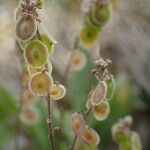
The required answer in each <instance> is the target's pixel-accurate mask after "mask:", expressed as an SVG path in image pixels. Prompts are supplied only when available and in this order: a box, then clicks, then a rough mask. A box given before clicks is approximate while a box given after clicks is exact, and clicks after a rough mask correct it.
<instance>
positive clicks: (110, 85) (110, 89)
mask: <svg viewBox="0 0 150 150" xmlns="http://www.w3.org/2000/svg"><path fill="white" fill-rule="evenodd" d="M106 84H107V95H106V99H107V100H111V99H112V97H113V95H114V91H115V80H114V78H111V79H110V80H106Z"/></svg>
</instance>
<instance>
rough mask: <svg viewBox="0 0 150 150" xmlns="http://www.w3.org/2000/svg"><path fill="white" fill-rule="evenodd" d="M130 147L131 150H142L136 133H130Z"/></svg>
mask: <svg viewBox="0 0 150 150" xmlns="http://www.w3.org/2000/svg"><path fill="white" fill-rule="evenodd" d="M131 146H132V150H142V142H141V138H140V136H139V134H138V133H137V132H134V131H133V132H132V133H131Z"/></svg>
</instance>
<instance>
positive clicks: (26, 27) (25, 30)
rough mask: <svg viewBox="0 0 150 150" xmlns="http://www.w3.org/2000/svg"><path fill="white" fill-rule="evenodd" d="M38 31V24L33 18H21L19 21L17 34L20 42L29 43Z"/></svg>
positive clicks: (16, 28)
mask: <svg viewBox="0 0 150 150" xmlns="http://www.w3.org/2000/svg"><path fill="white" fill-rule="evenodd" d="M36 31H37V23H36V20H35V19H34V18H33V17H32V16H30V15H28V16H26V17H24V16H21V17H19V18H18V19H17V22H16V26H15V33H16V37H17V39H18V40H21V41H29V40H31V39H32V38H33V36H34V35H35V33H36Z"/></svg>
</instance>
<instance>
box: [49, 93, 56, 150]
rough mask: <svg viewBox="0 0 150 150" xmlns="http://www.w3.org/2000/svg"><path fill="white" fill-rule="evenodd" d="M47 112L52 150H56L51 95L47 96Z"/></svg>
mask: <svg viewBox="0 0 150 150" xmlns="http://www.w3.org/2000/svg"><path fill="white" fill-rule="evenodd" d="M47 111H48V122H47V123H48V129H49V134H48V137H49V140H50V147H51V149H52V150H54V149H55V148H54V137H53V126H52V120H51V97H50V93H48V95H47Z"/></svg>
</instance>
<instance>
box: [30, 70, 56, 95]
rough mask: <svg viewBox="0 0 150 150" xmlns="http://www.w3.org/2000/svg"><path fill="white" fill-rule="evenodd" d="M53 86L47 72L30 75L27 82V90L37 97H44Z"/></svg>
mask: <svg viewBox="0 0 150 150" xmlns="http://www.w3.org/2000/svg"><path fill="white" fill-rule="evenodd" d="M52 85H53V79H52V77H51V75H50V74H49V73H48V72H46V71H45V72H42V73H36V74H34V75H32V77H31V79H30V81H29V89H30V90H31V92H32V93H33V94H35V95H38V96H44V95H46V94H47V93H48V92H49V91H50V88H51V86H52Z"/></svg>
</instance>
